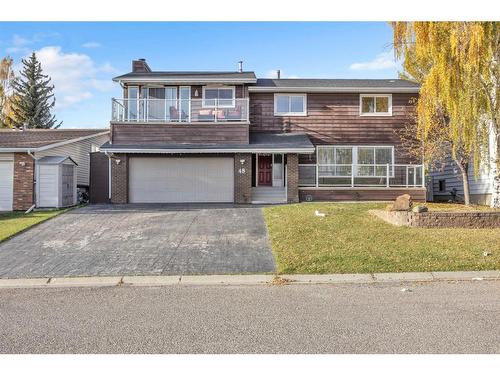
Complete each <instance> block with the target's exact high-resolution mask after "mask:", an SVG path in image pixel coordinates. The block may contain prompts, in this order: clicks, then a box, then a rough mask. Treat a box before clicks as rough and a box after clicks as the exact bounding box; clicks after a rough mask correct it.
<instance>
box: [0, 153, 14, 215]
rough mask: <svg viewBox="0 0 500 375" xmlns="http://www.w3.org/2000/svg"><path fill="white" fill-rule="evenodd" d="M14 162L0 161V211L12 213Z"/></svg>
mask: <svg viewBox="0 0 500 375" xmlns="http://www.w3.org/2000/svg"><path fill="white" fill-rule="evenodd" d="M13 195H14V162H13V161H9V160H0V211H12V201H13Z"/></svg>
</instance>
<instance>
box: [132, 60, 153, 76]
mask: <svg viewBox="0 0 500 375" xmlns="http://www.w3.org/2000/svg"><path fill="white" fill-rule="evenodd" d="M132 72H137V73H149V72H151V68H150V67H149V65H148V63H147V62H146V59H139V60H133V61H132Z"/></svg>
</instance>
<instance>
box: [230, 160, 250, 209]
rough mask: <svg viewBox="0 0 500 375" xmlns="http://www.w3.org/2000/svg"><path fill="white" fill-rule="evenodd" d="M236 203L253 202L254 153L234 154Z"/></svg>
mask: <svg viewBox="0 0 500 375" xmlns="http://www.w3.org/2000/svg"><path fill="white" fill-rule="evenodd" d="M234 203H238V204H248V203H252V154H234Z"/></svg>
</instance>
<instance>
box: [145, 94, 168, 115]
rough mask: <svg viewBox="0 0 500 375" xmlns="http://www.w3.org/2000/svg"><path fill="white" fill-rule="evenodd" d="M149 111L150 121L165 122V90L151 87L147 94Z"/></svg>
mask: <svg viewBox="0 0 500 375" xmlns="http://www.w3.org/2000/svg"><path fill="white" fill-rule="evenodd" d="M147 103H148V105H147V108H148V109H147V111H148V115H147V116H148V120H149V121H164V120H165V118H166V112H165V88H164V87H149V88H148V92H147Z"/></svg>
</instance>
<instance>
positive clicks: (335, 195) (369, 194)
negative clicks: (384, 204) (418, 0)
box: [299, 188, 426, 202]
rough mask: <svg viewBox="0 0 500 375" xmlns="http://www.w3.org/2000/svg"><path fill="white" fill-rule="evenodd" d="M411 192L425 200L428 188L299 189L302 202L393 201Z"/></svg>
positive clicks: (421, 200)
mask: <svg viewBox="0 0 500 375" xmlns="http://www.w3.org/2000/svg"><path fill="white" fill-rule="evenodd" d="M402 194H410V195H411V197H412V199H413V200H414V201H418V202H425V195H426V190H425V189H424V188H422V189H352V188H346V189H331V190H325V189H299V198H300V201H301V202H304V201H308V199H307V198H306V197H307V196H311V197H312V200H313V201H392V200H394V199H396V197H398V196H399V195H402Z"/></svg>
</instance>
